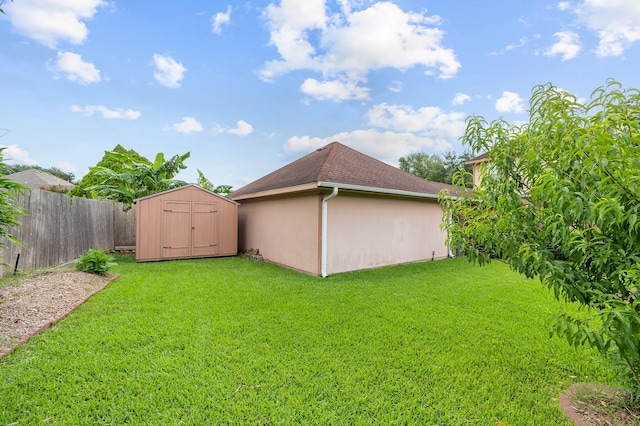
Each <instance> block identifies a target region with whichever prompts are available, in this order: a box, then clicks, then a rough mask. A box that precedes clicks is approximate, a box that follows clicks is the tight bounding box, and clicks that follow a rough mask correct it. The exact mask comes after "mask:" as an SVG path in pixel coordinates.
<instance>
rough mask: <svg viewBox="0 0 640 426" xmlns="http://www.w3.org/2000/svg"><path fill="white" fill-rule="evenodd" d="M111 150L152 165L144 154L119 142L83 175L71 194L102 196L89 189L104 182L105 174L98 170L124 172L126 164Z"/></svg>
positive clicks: (91, 196)
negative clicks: (98, 173) (105, 169)
mask: <svg viewBox="0 0 640 426" xmlns="http://www.w3.org/2000/svg"><path fill="white" fill-rule="evenodd" d="M109 152H116V153H120V154H124V155H126V156H127V157H128V158H129V159H131V160H132V161H135V162H137V163H141V164H146V165H151V161H149V160H148V159H147V158H145V157H143V156H142V155H140V154H138V153H137V152H136V151H134V150H133V149H129V150H127V149H126V148H124V147H123V146H122V145H120V144H118V145H116V146H115V147H114V148H113V150H111V151H105V153H104V156H103V157H102V159H101V160H100V161H98V164H96V166H95V167H94V168H93V169H90V170H89V173H87V174H86V175H84V176H83V177H82V179H81V180H80V182H79V183H78V185H76V187H75V188H73V189H72V190H71V192H70V193H69V195H74V196H76V197H83V198H93V199H99V198H101V196H100V194H98V192H97V191H95V190H89V189H88V188H92V187H95V186H96V185H100V184H102V183H103V181H104V176H100V175H96V173H97V172H98V170H100V168H102V167H104V168H107V169H110V170H113V171H114V172H115V173H122V171H123V168H124V166H125V165H124V163H122V162H121V161H120V160H119V159H118V158H117V157H114V156H112V155H109Z"/></svg>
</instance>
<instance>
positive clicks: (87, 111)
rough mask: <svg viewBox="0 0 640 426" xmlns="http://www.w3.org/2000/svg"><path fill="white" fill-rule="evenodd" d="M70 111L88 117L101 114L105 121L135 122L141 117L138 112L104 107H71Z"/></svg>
mask: <svg viewBox="0 0 640 426" xmlns="http://www.w3.org/2000/svg"><path fill="white" fill-rule="evenodd" d="M71 111H73V112H79V113H82V114H84V115H86V116H88V117H90V116H92V115H93V114H96V113H97V114H101V115H102V118H105V119H107V120H113V119H122V120H137V119H138V118H140V116H141V115H142V114H141V113H140V111H134V110H132V109H127V110H125V109H122V108H116V109H109V108H107V107H106V106H104V105H86V106H83V107H82V106H80V105H72V106H71Z"/></svg>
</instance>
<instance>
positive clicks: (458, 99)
mask: <svg viewBox="0 0 640 426" xmlns="http://www.w3.org/2000/svg"><path fill="white" fill-rule="evenodd" d="M470 100H471V96H469V95H467V94H466V93H456V95H455V96H454V97H453V100H452V101H451V103H452V104H453V105H462V104H464V103H465V102H469V101H470Z"/></svg>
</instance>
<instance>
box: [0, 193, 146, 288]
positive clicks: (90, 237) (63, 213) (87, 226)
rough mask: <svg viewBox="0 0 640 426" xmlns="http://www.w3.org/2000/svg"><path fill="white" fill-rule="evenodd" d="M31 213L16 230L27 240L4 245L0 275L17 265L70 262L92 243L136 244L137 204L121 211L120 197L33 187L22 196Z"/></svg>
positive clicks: (107, 247) (20, 202)
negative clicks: (112, 198)
mask: <svg viewBox="0 0 640 426" xmlns="http://www.w3.org/2000/svg"><path fill="white" fill-rule="evenodd" d="M17 204H18V205H19V206H20V207H22V208H23V209H24V211H25V212H26V213H27V216H23V217H20V218H19V220H20V223H21V224H22V226H21V227H19V228H17V229H13V230H12V234H13V235H15V236H16V237H17V238H18V239H19V240H20V241H21V242H22V244H23V245H22V246H16V245H15V244H9V243H7V242H6V241H3V242H4V243H5V246H4V247H3V248H2V250H0V255H2V261H3V262H5V263H8V264H9V265H10V266H11V267H10V268H9V267H1V268H0V277H1V276H3V275H4V274H6V273H9V272H13V268H14V267H15V264H16V260H17V259H18V255H19V262H18V268H20V269H37V268H46V267H50V266H56V265H61V264H64V263H68V262H71V261H73V260H75V259H77V258H78V257H80V256H81V255H82V254H84V253H85V252H86V251H87V250H88V249H91V248H95V249H103V250H113V249H114V248H115V247H116V246H135V206H134V208H133V209H131V210H129V211H126V212H124V211H122V204H121V203H114V202H109V201H98V200H89V199H86V198H79V197H69V196H68V195H64V194H58V193H55V192H51V191H43V190H40V189H33V190H30V191H26V192H25V193H24V194H23V195H21V196H19V197H18V200H17Z"/></svg>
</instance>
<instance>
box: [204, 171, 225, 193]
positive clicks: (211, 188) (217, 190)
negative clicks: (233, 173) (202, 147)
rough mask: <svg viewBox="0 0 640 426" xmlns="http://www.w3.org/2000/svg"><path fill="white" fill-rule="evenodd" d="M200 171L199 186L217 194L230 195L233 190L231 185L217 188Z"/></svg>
mask: <svg viewBox="0 0 640 426" xmlns="http://www.w3.org/2000/svg"><path fill="white" fill-rule="evenodd" d="M197 170H198V186H200V187H202V188H204V189H206V190H207V191H211V192H215V193H216V194H230V193H231V190H232V188H233V187H232V186H231V185H218V186H215V185H214V184H213V183H212V182H211V181H210V180H209V179H207V177H206V176H205V175H204V173H202V172H201V171H200V169H197Z"/></svg>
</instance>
